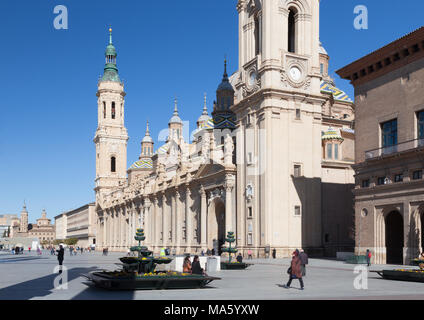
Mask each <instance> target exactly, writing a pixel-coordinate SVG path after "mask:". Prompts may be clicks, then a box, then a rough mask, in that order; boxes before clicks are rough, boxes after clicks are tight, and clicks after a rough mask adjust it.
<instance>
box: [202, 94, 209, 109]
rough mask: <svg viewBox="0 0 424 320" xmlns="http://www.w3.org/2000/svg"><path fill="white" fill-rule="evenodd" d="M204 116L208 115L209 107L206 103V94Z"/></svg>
mask: <svg viewBox="0 0 424 320" xmlns="http://www.w3.org/2000/svg"><path fill="white" fill-rule="evenodd" d="M202 114H204V115H208V106H207V102H206V92H205V103H204V105H203V113H202Z"/></svg>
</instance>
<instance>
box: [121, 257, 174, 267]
mask: <svg viewBox="0 0 424 320" xmlns="http://www.w3.org/2000/svg"><path fill="white" fill-rule="evenodd" d="M119 260H120V261H121V262H122V263H125V264H129V265H131V264H136V263H137V264H138V263H140V262H145V263H148V262H150V261H152V260H153V263H156V264H168V263H171V262H172V259H170V258H162V257H142V258H138V257H122V258H119Z"/></svg>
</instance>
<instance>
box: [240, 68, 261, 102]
mask: <svg viewBox="0 0 424 320" xmlns="http://www.w3.org/2000/svg"><path fill="white" fill-rule="evenodd" d="M245 78H246V83H245V84H244V86H243V88H242V94H243V97H244V98H246V97H247V96H250V95H252V94H254V93H255V92H257V91H258V90H259V89H260V88H261V78H260V76H259V74H258V71H257V68H256V65H254V66H251V67H250V68H249V69H247V70H246V76H245Z"/></svg>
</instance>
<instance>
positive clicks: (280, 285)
mask: <svg viewBox="0 0 424 320" xmlns="http://www.w3.org/2000/svg"><path fill="white" fill-rule="evenodd" d="M276 286H277V287H280V288H284V289H287V290H289V289H295V290H302V289H300V288H296V287H289V288H286V287H285V286H284V284H280V283H277V284H276Z"/></svg>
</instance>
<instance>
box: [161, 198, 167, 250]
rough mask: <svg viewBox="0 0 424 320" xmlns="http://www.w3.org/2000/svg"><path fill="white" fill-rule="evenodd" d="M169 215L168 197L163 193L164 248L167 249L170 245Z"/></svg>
mask: <svg viewBox="0 0 424 320" xmlns="http://www.w3.org/2000/svg"><path fill="white" fill-rule="evenodd" d="M167 216H168V214H167V210H166V195H165V192H163V193H162V246H163V247H166V245H167V243H168V217H167Z"/></svg>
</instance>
